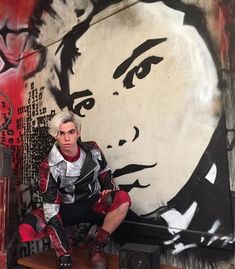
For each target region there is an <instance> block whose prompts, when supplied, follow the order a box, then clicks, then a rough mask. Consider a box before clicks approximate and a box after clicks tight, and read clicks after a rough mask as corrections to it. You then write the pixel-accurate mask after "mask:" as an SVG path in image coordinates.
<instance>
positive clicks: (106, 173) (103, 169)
mask: <svg viewBox="0 0 235 269" xmlns="http://www.w3.org/2000/svg"><path fill="white" fill-rule="evenodd" d="M96 147H97V148H98V150H99V151H100V155H101V158H100V159H99V160H98V161H99V165H100V170H99V175H98V179H99V182H100V186H101V190H107V189H110V190H115V189H116V186H115V183H114V180H113V174H112V171H111V169H110V167H109V166H108V163H107V161H106V159H105V156H104V154H103V152H102V150H101V149H100V148H99V147H98V145H97V144H96Z"/></svg>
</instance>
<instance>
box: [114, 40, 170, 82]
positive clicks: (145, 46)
mask: <svg viewBox="0 0 235 269" xmlns="http://www.w3.org/2000/svg"><path fill="white" fill-rule="evenodd" d="M166 40H167V38H156V39H148V40H146V41H145V42H143V43H142V44H140V45H139V46H138V47H137V48H135V49H134V50H133V52H132V55H131V56H130V57H129V58H127V59H126V60H125V61H124V62H122V63H121V64H120V65H119V66H118V67H117V69H116V70H115V72H114V73H113V78H115V79H116V78H119V77H120V76H121V75H123V74H124V73H125V72H126V70H127V69H128V67H129V66H130V65H131V64H132V62H133V61H134V60H135V59H136V58H137V57H139V56H140V55H141V54H142V53H144V52H145V51H147V50H149V49H151V48H152V47H154V46H156V45H158V44H160V43H162V42H164V41H166Z"/></svg>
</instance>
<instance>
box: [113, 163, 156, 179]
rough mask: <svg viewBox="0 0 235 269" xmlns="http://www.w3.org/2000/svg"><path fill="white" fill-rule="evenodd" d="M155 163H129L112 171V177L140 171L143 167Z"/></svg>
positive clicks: (146, 167)
mask: <svg viewBox="0 0 235 269" xmlns="http://www.w3.org/2000/svg"><path fill="white" fill-rule="evenodd" d="M156 165H157V163H154V164H151V165H143V164H129V165H126V166H124V167H122V168H120V169H116V170H115V171H114V173H113V177H114V178H117V177H120V176H123V175H126V174H130V173H134V172H138V171H141V170H143V169H148V168H153V167H155V166H156Z"/></svg>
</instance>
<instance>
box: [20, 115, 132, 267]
mask: <svg viewBox="0 0 235 269" xmlns="http://www.w3.org/2000/svg"><path fill="white" fill-rule="evenodd" d="M80 130H81V126H80V123H79V118H78V116H77V115H76V114H74V113H72V112H69V111H62V112H59V113H58V114H56V115H55V116H54V117H53V118H52V120H51V121H50V123H49V134H50V135H52V136H53V137H54V138H55V139H56V142H55V144H54V145H53V147H52V149H51V151H50V153H49V156H48V157H47V158H46V159H45V160H44V161H43V162H42V163H41V165H40V191H41V194H42V201H43V207H42V208H41V209H36V210H34V211H32V212H31V213H30V214H28V215H27V216H26V217H25V219H24V220H23V222H22V223H21V224H20V226H19V235H20V238H21V241H22V242H26V241H30V240H35V239H39V238H41V237H43V236H45V234H48V235H49V237H50V240H51V242H52V244H53V247H54V249H55V252H56V255H57V257H58V261H59V267H58V268H59V269H71V268H72V265H71V264H72V262H71V257H70V254H71V247H70V244H69V240H68V236H66V227H68V226H71V225H76V224H78V223H85V222H89V223H91V224H98V226H93V227H92V229H91V232H90V233H89V234H90V235H91V236H90V237H91V239H92V240H91V249H90V259H91V268H93V269H98V268H99V269H105V268H107V259H106V257H105V254H104V249H103V248H104V246H105V245H106V244H107V243H108V242H109V237H110V235H111V234H112V232H114V231H115V229H116V228H117V227H118V226H119V225H120V224H121V222H122V221H123V220H124V218H125V216H126V214H127V211H128V209H129V207H130V204H131V200H130V197H129V195H128V194H127V193H126V192H124V191H118V190H115V186H114V183H113V180H112V173H111V170H110V169H109V167H108V165H107V162H106V160H105V157H104V155H103V153H102V151H101V150H100V148H99V147H98V146H97V144H96V143H95V142H81V141H80V139H79V137H80Z"/></svg>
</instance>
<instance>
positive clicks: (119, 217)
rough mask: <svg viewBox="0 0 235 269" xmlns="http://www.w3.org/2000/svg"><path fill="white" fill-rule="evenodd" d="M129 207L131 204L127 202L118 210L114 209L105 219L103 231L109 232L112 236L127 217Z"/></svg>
mask: <svg viewBox="0 0 235 269" xmlns="http://www.w3.org/2000/svg"><path fill="white" fill-rule="evenodd" d="M129 206H130V203H129V202H125V203H123V204H121V205H120V206H119V207H118V208H116V209H114V210H113V211H112V212H108V213H107V214H106V216H105V218H104V222H103V225H102V229H104V230H105V231H107V232H109V233H110V234H111V233H112V232H114V231H115V230H116V229H117V227H118V226H119V225H120V224H121V223H122V221H123V220H124V218H125V217H126V214H127V211H128V209H129Z"/></svg>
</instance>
